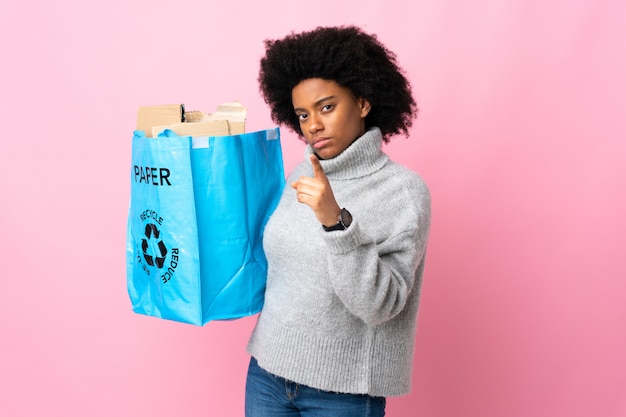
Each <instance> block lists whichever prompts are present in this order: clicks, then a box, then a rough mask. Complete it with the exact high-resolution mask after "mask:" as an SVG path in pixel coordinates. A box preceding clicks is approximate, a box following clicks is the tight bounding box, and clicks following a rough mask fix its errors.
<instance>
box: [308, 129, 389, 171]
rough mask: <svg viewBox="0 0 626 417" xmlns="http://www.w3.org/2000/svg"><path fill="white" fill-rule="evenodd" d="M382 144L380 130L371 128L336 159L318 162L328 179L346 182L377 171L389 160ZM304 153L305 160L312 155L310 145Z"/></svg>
mask: <svg viewBox="0 0 626 417" xmlns="http://www.w3.org/2000/svg"><path fill="white" fill-rule="evenodd" d="M382 143H383V135H382V133H381V132H380V129H379V128H377V127H373V128H371V129H370V130H368V131H367V132H365V133H364V134H363V136H361V137H359V138H358V139H356V140H355V141H354V142H352V144H351V145H350V146H348V148H347V149H346V150H344V151H343V152H342V153H340V154H339V155H337V156H336V157H334V158H331V159H322V160H320V163H321V164H322V168H323V169H324V173H325V174H326V176H327V177H328V178H332V179H336V180H347V179H351V178H359V177H364V176H366V175H369V174H371V173H372V172H375V171H378V170H379V169H381V168H382V167H383V165H385V163H386V162H387V161H388V160H389V158H388V157H387V155H385V154H384V153H383V151H382ZM304 153H305V158H307V159H308V157H309V155H311V154H312V153H314V152H313V148H312V147H311V145H307V146H306V148H305V151H304Z"/></svg>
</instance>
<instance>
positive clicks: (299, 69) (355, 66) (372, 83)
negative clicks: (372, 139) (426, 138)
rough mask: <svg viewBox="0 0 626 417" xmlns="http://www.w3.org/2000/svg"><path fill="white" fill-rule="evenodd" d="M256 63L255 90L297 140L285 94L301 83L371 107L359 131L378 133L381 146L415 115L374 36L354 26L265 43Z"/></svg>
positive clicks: (405, 85) (391, 58) (392, 62)
mask: <svg viewBox="0 0 626 417" xmlns="http://www.w3.org/2000/svg"><path fill="white" fill-rule="evenodd" d="M265 49H266V51H265V56H264V57H263V58H262V59H261V62H260V71H259V78H258V81H259V89H260V91H261V94H262V95H263V98H264V100H265V102H266V103H267V104H268V105H269V106H270V109H271V117H272V120H273V121H274V122H275V123H278V124H279V125H286V126H287V127H289V128H290V129H292V130H293V131H294V132H295V133H297V134H298V135H299V136H300V137H302V131H301V130H300V123H299V121H298V118H297V116H296V114H295V112H294V110H293V104H292V98H291V92H292V90H293V88H294V87H295V86H296V85H298V84H299V83H300V82H301V81H303V80H306V79H309V78H321V79H325V80H328V81H334V82H336V83H337V84H339V85H341V86H343V87H347V88H348V89H349V90H351V91H352V93H353V94H354V95H355V96H356V97H361V98H364V99H366V100H368V101H369V102H370V104H371V106H372V109H371V111H370V112H369V114H368V115H367V117H366V118H365V128H366V129H369V128H371V127H374V126H377V127H378V128H380V130H381V132H382V135H383V140H384V141H385V142H389V138H390V136H393V135H396V134H399V133H403V134H404V135H405V136H406V137H408V136H409V128H410V127H411V125H412V122H413V119H414V118H415V116H416V115H417V104H416V103H415V100H414V99H413V96H412V93H411V85H410V83H409V81H408V80H407V78H406V77H405V76H404V71H403V70H402V69H401V68H400V67H399V66H398V64H397V62H396V55H395V54H394V53H393V52H392V51H390V50H389V49H387V48H386V47H385V46H384V45H383V44H381V43H380V42H379V41H378V39H377V38H376V35H370V34H367V33H364V32H363V31H362V30H361V29H360V28H357V27H354V26H342V27H318V28H317V29H315V30H312V31H308V32H302V33H291V34H290V35H288V36H286V37H284V38H283V39H279V40H266V41H265Z"/></svg>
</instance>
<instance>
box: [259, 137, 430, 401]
mask: <svg viewBox="0 0 626 417" xmlns="http://www.w3.org/2000/svg"><path fill="white" fill-rule="evenodd" d="M381 145H382V135H381V133H380V130H379V129H378V128H373V129H371V130H369V131H368V132H366V133H365V134H364V135H363V136H362V137H360V138H359V139H357V140H356V141H355V142H354V143H353V144H352V145H351V146H350V147H348V149H346V150H345V151H344V152H342V153H341V154H340V155H338V156H337V157H335V158H333V159H329V160H322V161H321V164H322V167H323V169H324V172H325V173H326V176H327V177H328V180H329V181H330V184H331V186H332V189H333V192H334V194H335V198H336V200H337V202H338V204H339V205H340V206H341V207H346V208H347V209H348V210H349V211H350V213H351V214H352V216H353V222H352V225H351V226H350V227H349V228H348V229H346V230H342V231H332V232H326V231H324V230H323V229H322V226H321V225H320V223H319V222H318V221H317V219H316V218H315V215H314V214H313V211H312V210H311V208H310V207H308V206H307V205H305V204H301V203H298V201H297V199H296V195H295V190H294V189H292V188H291V187H289V186H287V187H285V190H284V193H283V195H282V197H281V200H280V202H279V204H278V207H277V208H276V210H275V211H274V213H273V214H272V216H271V218H270V220H269V222H268V224H267V226H266V228H265V232H264V238H263V247H264V249H265V254H266V256H267V260H268V264H269V269H268V279H267V289H266V292H265V305H264V307H263V311H262V312H261V314H260V316H259V318H258V322H257V325H256V328H255V329H254V331H253V333H252V336H251V338H250V342H249V344H248V352H249V353H250V354H251V355H253V356H254V357H255V358H256V359H257V361H258V363H259V366H261V367H262V368H263V369H265V370H267V371H268V372H270V373H272V374H274V375H278V376H281V377H283V378H286V379H288V380H290V381H294V382H296V383H300V384H304V385H308V386H310V387H314V388H318V389H321V390H325V391H333V392H343V393H354V394H369V395H373V396H385V397H386V396H395V395H404V394H406V393H408V392H409V391H410V388H411V371H412V362H413V348H414V342H415V331H416V320H417V310H418V304H419V295H420V287H421V282H422V273H423V271H424V255H425V252H426V244H427V240H428V231H429V226H430V195H429V192H428V188H427V187H426V184H425V183H424V182H423V180H422V179H421V178H420V177H419V176H418V175H417V174H416V173H414V172H413V171H411V170H409V169H407V168H405V167H403V166H401V165H399V164H396V163H394V162H392V161H391V160H389V158H388V157H387V155H386V154H384V153H383V152H382V149H381ZM312 152H313V150H312V148H311V147H310V146H307V148H306V152H305V153H306V156H307V158H305V161H304V162H302V163H300V164H299V165H298V166H297V167H296V168H295V169H294V171H293V172H292V173H291V175H290V176H289V180H288V183H289V182H291V181H295V180H297V179H298V178H299V177H300V176H302V175H306V176H312V174H313V170H312V168H311V165H310V163H309V162H308V155H310V154H311V153H312Z"/></svg>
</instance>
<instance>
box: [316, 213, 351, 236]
mask: <svg viewBox="0 0 626 417" xmlns="http://www.w3.org/2000/svg"><path fill="white" fill-rule="evenodd" d="M351 224H352V214H350V212H349V211H348V210H346V209H345V208H342V209H341V211H340V212H339V219H338V221H337V224H335V225H332V226H328V227H326V226H324V225H322V227H323V228H324V230H325V231H327V232H333V231H335V230H346V229H347V228H348V227H350V225H351Z"/></svg>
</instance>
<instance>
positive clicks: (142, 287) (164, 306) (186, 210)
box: [126, 128, 285, 325]
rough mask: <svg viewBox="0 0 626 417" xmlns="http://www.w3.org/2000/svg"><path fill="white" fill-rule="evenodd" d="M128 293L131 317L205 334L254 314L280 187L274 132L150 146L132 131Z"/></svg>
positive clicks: (175, 139) (168, 134)
mask: <svg viewBox="0 0 626 417" xmlns="http://www.w3.org/2000/svg"><path fill="white" fill-rule="evenodd" d="M131 165H132V168H131V175H130V179H131V198H130V208H129V215H128V226H127V254H126V260H127V286H128V293H129V296H130V300H131V304H132V309H133V311H134V312H135V313H138V314H145V315H149V316H155V317H159V318H162V319H168V320H175V321H179V322H184V323H190V324H195V325H203V324H206V323H207V322H209V321H211V320H226V319H236V318H240V317H245V316H250V315H253V314H256V313H258V312H259V311H260V310H261V308H262V306H263V300H264V292H265V282H266V277H267V260H266V258H265V254H264V252H263V246H262V237H263V229H264V227H265V224H266V223H267V220H268V219H269V216H270V215H271V213H272V212H273V210H274V209H275V207H276V205H277V204H278V200H279V198H280V194H281V192H282V189H283V187H284V184H285V176H284V167H283V160H282V150H281V146H280V131H279V129H278V128H274V129H268V130H263V131H257V132H251V133H244V134H240V135H231V136H216V137H190V136H178V135H176V134H175V133H174V132H173V131H172V130H165V131H163V132H162V133H160V134H159V135H158V137H157V138H147V137H146V136H145V133H144V132H143V131H135V135H134V137H133V142H132V164H131Z"/></svg>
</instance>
